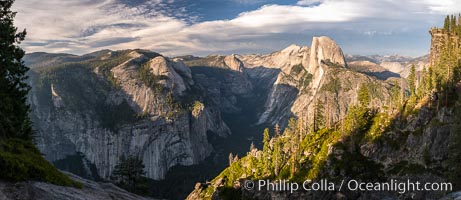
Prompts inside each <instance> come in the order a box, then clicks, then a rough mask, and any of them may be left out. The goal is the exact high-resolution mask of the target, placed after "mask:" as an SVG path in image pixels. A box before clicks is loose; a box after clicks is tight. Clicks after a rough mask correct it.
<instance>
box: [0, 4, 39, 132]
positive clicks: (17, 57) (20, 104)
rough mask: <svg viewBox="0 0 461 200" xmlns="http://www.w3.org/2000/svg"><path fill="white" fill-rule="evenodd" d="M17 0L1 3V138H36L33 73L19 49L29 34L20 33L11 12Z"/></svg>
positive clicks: (14, 13)
mask: <svg viewBox="0 0 461 200" xmlns="http://www.w3.org/2000/svg"><path fill="white" fill-rule="evenodd" d="M13 3H14V0H6V1H0V100H1V102H0V119H1V120H0V138H2V139H5V138H11V137H15V138H22V139H28V140H31V139H32V129H31V122H30V119H29V116H28V114H29V110H30V109H29V106H28V105H27V104H26V99H27V93H28V92H29V89H30V88H29V86H28V85H27V84H26V83H25V80H26V79H27V76H26V72H27V71H28V70H29V69H28V68H27V67H26V66H25V65H24V62H23V61H22V58H23V57H24V55H25V52H24V51H23V50H22V49H21V48H20V47H19V46H18V45H19V44H20V43H21V41H23V40H24V38H25V36H26V31H25V30H23V31H20V32H18V31H17V30H18V29H17V28H16V27H15V26H14V23H13V19H14V17H15V15H16V12H13V11H11V10H10V9H11V6H12V5H13Z"/></svg>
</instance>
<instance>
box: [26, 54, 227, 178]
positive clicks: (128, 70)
mask: <svg viewBox="0 0 461 200" xmlns="http://www.w3.org/2000/svg"><path fill="white" fill-rule="evenodd" d="M101 56H103V57H101V59H100V60H96V61H94V60H92V61H93V62H94V63H92V61H86V62H85V63H89V64H83V63H82V64H80V63H78V64H71V65H69V66H67V65H66V64H65V63H64V64H62V67H57V68H53V67H44V68H43V69H41V70H38V69H37V71H32V72H31V85H32V86H33V88H32V91H31V93H30V96H29V97H30V98H29V99H30V104H31V107H32V113H31V118H32V120H33V122H34V128H35V129H36V130H37V137H36V143H37V147H38V148H39V149H40V150H41V152H42V153H43V154H44V155H45V158H47V159H48V160H49V161H56V160H62V159H66V158H67V157H68V156H71V155H74V154H77V153H81V154H82V155H84V156H85V158H86V159H88V160H89V161H90V162H91V163H93V164H94V165H95V166H96V169H97V172H98V174H99V175H100V176H101V177H102V178H108V177H109V176H110V175H111V172H112V169H113V168H114V166H115V165H116V164H117V162H118V160H119V157H120V156H122V155H136V156H138V157H140V158H142V160H143V162H144V165H145V171H146V175H147V177H149V178H152V179H156V180H159V179H163V178H164V176H165V174H166V173H167V171H168V169H169V168H171V167H173V166H175V165H185V166H187V165H192V164H197V163H199V162H200V161H202V160H203V159H205V158H206V157H207V156H208V155H210V153H211V152H212V151H213V148H212V147H211V145H210V143H209V142H208V140H207V132H211V133H215V134H217V135H219V136H223V137H225V136H226V135H228V134H230V130H229V128H228V127H227V126H226V124H225V123H224V122H223V121H222V120H221V116H220V115H221V114H220V111H219V110H217V109H215V108H213V107H212V106H209V105H204V108H203V109H202V110H200V112H198V113H197V115H196V116H192V115H191V113H190V110H189V109H188V107H187V105H181V102H180V101H179V99H180V98H181V95H186V93H187V92H188V91H189V90H190V88H191V86H192V85H193V84H194V82H193V80H192V75H191V72H190V70H189V69H188V68H187V67H185V66H184V64H182V63H181V62H179V63H177V62H174V61H171V60H169V59H167V58H165V57H163V56H159V55H157V54H154V55H152V53H149V52H145V51H137V50H136V51H123V52H112V53H111V54H110V55H109V54H102V55H101ZM93 59H94V58H93ZM120 60H122V61H120ZM115 62H119V63H120V64H118V65H113V64H112V63H115ZM111 64H112V66H111ZM88 65H89V66H93V67H94V68H90V67H89V66H88ZM145 65H147V66H148V67H149V69H150V72H151V73H152V76H157V77H158V76H161V77H163V78H161V79H160V80H157V82H156V83H155V84H157V85H159V86H161V88H163V89H162V90H160V91H159V90H156V88H152V87H149V86H148V85H146V84H145V82H144V81H143V80H141V78H140V76H139V70H140V68H141V66H145ZM104 67H110V68H109V70H108V68H104ZM89 68H90V69H89ZM50 74H53V76H51V75H50ZM54 77H56V78H54ZM109 80H112V81H109ZM154 80H156V79H154ZM167 91H172V95H168V94H167Z"/></svg>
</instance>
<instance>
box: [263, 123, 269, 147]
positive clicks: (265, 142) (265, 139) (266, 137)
mask: <svg viewBox="0 0 461 200" xmlns="http://www.w3.org/2000/svg"><path fill="white" fill-rule="evenodd" d="M269 140H270V136H269V129H268V128H265V129H264V133H263V151H264V152H269V151H270V148H269Z"/></svg>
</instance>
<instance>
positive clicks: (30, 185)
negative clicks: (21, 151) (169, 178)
mask: <svg viewBox="0 0 461 200" xmlns="http://www.w3.org/2000/svg"><path fill="white" fill-rule="evenodd" d="M66 175H68V176H69V177H70V178H72V179H73V180H75V181H77V182H80V183H82V184H83V186H82V188H74V187H63V186H57V185H53V184H50V183H44V182H36V181H28V182H17V183H11V182H5V181H1V180H0V199H2V200H28V199H34V200H88V199H91V200H107V199H113V200H149V199H151V198H146V197H142V196H138V195H135V194H132V193H129V192H127V191H126V190H123V189H121V188H119V187H117V186H115V185H113V184H112V183H99V182H94V181H90V180H86V179H82V178H80V177H78V176H75V175H73V174H70V173H66Z"/></svg>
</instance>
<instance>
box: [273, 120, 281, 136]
mask: <svg viewBox="0 0 461 200" xmlns="http://www.w3.org/2000/svg"><path fill="white" fill-rule="evenodd" d="M274 132H275V137H278V136H280V126H279V124H278V123H277V124H275V127H274Z"/></svg>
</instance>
